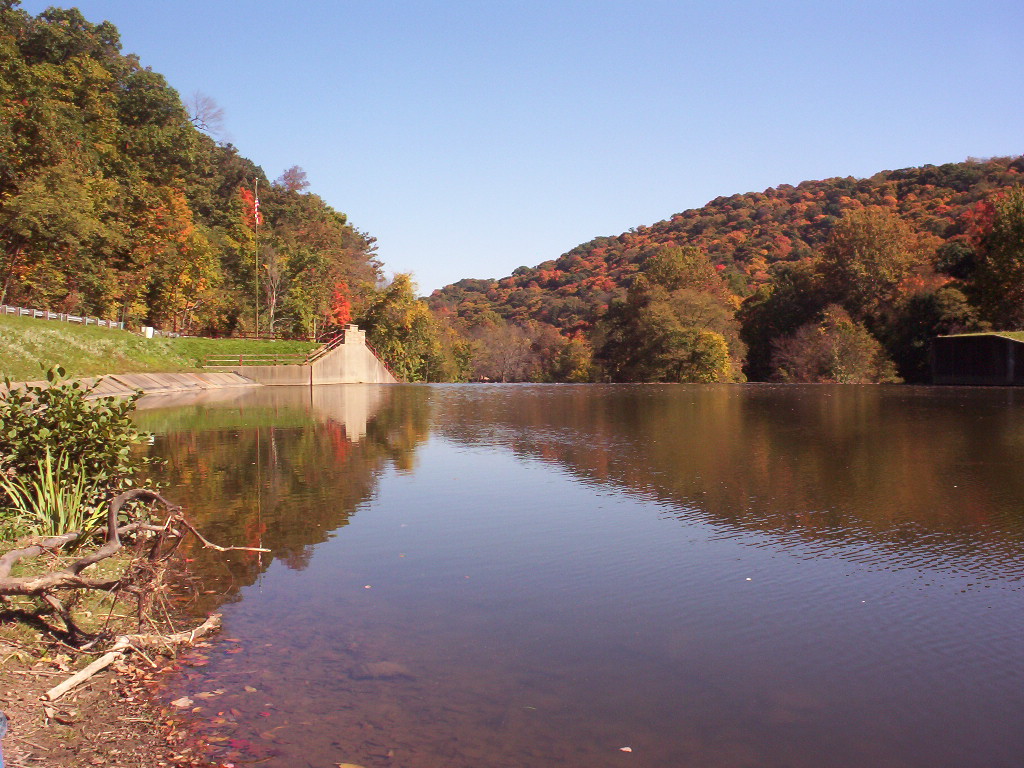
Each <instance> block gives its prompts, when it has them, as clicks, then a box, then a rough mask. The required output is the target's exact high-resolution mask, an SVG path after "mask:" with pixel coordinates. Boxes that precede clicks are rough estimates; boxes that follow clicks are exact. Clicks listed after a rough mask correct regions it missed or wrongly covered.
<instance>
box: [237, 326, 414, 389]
mask: <svg viewBox="0 0 1024 768" xmlns="http://www.w3.org/2000/svg"><path fill="white" fill-rule="evenodd" d="M221 370H225V371H231V372H233V373H236V374H238V375H239V376H244V377H245V378H247V379H251V380H253V381H256V382H258V383H260V384H263V385H265V386H295V385H303V384H307V385H316V384H397V383H398V379H397V378H395V376H394V374H392V373H391V371H389V370H388V368H387V366H386V365H385V364H384V363H383V361H381V359H380V358H379V357H377V355H376V354H374V351H373V350H372V349H370V347H368V346H367V344H366V331H362V330H360V329H359V328H358V327H357V326H355V325H350V326H348V327H347V328H346V329H345V335H344V338H343V339H342V340H341V341H340V343H336V344H332V345H328V346H327V347H324V348H323V351H322V352H320V353H319V354H318V355H314V356H313V357H312V358H311V360H310V362H306V363H300V364H294V365H239V366H224V367H222V368H221Z"/></svg>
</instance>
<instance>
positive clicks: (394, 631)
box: [139, 385, 1024, 768]
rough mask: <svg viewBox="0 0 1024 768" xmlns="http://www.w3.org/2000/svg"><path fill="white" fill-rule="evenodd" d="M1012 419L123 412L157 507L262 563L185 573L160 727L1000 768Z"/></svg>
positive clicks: (268, 756)
mask: <svg viewBox="0 0 1024 768" xmlns="http://www.w3.org/2000/svg"><path fill="white" fill-rule="evenodd" d="M1021 394H1024V393H1021ZM1021 394H1019V393H1016V392H1014V391H1012V390H983V389H955V388H947V389H930V388H911V387H855V386H845V387H844V386H837V387H828V386H807V387H802V386H789V387H772V386H753V385H751V386H697V385H694V386H687V385H675V386H660V385H658V386H655V385H646V386H515V385H509V386H429V387H427V386H420V387H416V386H395V387H375V386H362V385H346V386H341V387H330V388H328V387H324V388H317V389H315V390H312V391H311V390H309V389H295V390H292V389H267V390H259V391H248V392H231V393H221V394H219V395H217V396H216V399H214V400H207V401H203V402H190V401H188V400H184V399H178V400H176V401H174V402H168V401H166V400H161V399H159V398H147V399H145V400H144V401H142V406H143V410H142V411H141V412H140V414H139V421H140V422H141V423H142V425H143V426H144V427H146V428H148V429H150V430H153V431H155V432H156V433H157V438H156V441H155V444H154V446H153V450H154V452H155V453H157V454H160V455H162V456H165V457H167V458H168V459H169V466H168V468H167V470H166V475H167V478H166V479H168V480H169V481H170V483H171V490H169V491H168V495H169V496H172V497H174V499H175V500H178V501H182V502H184V503H185V504H187V506H188V509H189V510H190V511H191V513H192V515H193V516H194V517H195V519H196V520H197V521H198V522H199V523H200V527H201V528H202V529H203V530H204V532H206V533H208V535H209V537H210V538H212V539H214V540H216V541H218V542H219V543H224V544H229V543H230V544H253V545H255V544H260V543H262V544H263V545H264V546H267V547H270V548H271V549H272V550H273V552H272V554H270V555H266V556H262V557H258V556H256V555H251V554H243V555H235V556H234V557H232V558H231V559H230V561H228V562H224V560H223V557H222V556H219V555H218V556H217V557H213V556H211V555H210V554H209V553H205V552H198V553H195V557H196V561H195V563H193V567H194V569H195V572H196V574H197V576H198V577H199V578H200V579H201V580H202V582H203V588H204V590H212V591H211V592H209V593H207V594H204V595H203V596H202V599H201V601H200V603H199V604H198V606H197V608H199V609H203V610H206V609H210V608H214V607H217V606H218V605H220V609H221V610H223V611H224V613H225V632H224V635H223V637H225V638H227V639H228V640H229V642H220V643H218V644H216V645H215V646H214V647H213V648H212V649H208V650H207V651H204V652H203V658H197V659H196V660H195V664H196V666H194V667H191V668H190V669H189V670H188V671H187V672H186V673H185V674H183V675H181V676H180V677H179V678H178V679H176V680H175V681H174V682H173V684H172V685H171V688H170V690H169V691H168V696H175V697H176V696H180V695H184V694H188V695H190V696H192V697H193V698H194V699H195V702H196V705H197V706H200V707H202V709H201V710H200V711H199V712H198V713H197V714H198V715H199V716H200V717H204V718H206V719H207V723H208V727H209V728H210V733H211V735H212V736H213V737H214V738H215V739H220V740H221V741H220V742H218V743H222V744H223V745H224V752H223V755H222V756H223V757H224V758H225V759H233V760H236V761H238V764H239V765H241V764H245V763H244V761H245V760H263V761H264V762H261V763H260V764H261V765H266V766H281V767H282V768H283V767H284V766H289V767H291V766H298V767H304V766H317V767H319V766H324V767H325V768H326V767H327V766H333V765H335V764H336V763H341V762H350V763H357V764H359V765H362V766H366V768H372V767H373V766H404V767H407V768H426V767H427V766H430V767H432V768H433V767H435V766H445V767H448V766H451V767H453V768H455V767H461V766H465V767H466V768H469V767H470V766H472V767H473V768H489V767H491V766H494V767H497V766H502V767H504V766H509V767H510V768H511V767H513V766H515V767H521V766H598V767H602V766H644V767H653V766H658V767H660V766H666V767H669V766H700V767H701V768H710V767H713V766H729V767H737V766H739V767H745V766H759V767H763V766H779V767H780V768H781V767H782V766H808V767H810V766H816V767H818V766H865V765H870V766H893V767H896V766H929V767H930V768H931V767H935V766H957V767H968V766H986V767H989V768H990V767H994V766H1019V765H1020V764H1021V755H1024V730H1022V729H1021V727H1020V723H1021V720H1022V715H1024V634H1022V630H1024V580H1022V577H1024V550H1022V544H1024V473H1022V472H1021V471H1020V461H1021V458H1022V457H1024V415H1022V413H1024V412H1022V410H1021V408H1022V405H1024V403H1021V402H1018V400H1019V399H1020V397H1021ZM222 603H223V604H222ZM221 604H222V605H221ZM198 694H204V695H203V696H198V698H196V697H197V695H198ZM624 747H628V748H629V749H630V750H631V751H623V748H624Z"/></svg>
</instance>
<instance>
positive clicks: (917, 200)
mask: <svg viewBox="0 0 1024 768" xmlns="http://www.w3.org/2000/svg"><path fill="white" fill-rule="evenodd" d="M1022 180H1024V158H1021V157H1006V158H992V159H987V160H968V161H966V162H963V163H954V164H947V165H941V166H925V167H922V168H907V169H903V170H898V171H883V172H881V173H878V174H876V175H874V176H872V177H871V178H868V179H855V178H834V179H827V180H824V181H806V182H803V183H801V184H799V185H797V186H795V187H793V186H789V185H782V186H780V187H778V188H773V189H768V190H765V191H764V192H760V193H748V194H742V195H733V196H731V197H720V198H717V199H715V200H713V201H711V202H710V203H708V204H707V205H706V206H704V207H703V208H700V209H695V210H688V211H684V212H683V213H679V214H676V215H674V216H672V217H671V218H670V219H668V220H666V221H661V222H658V223H657V224H654V225H651V226H645V227H638V228H636V229H632V230H630V231H629V232H625V233H623V234H621V235H618V236H616V237H600V238H597V239H595V240H592V241H590V242H588V243H584V244H582V245H580V246H577V247H576V248H574V249H572V250H571V251H569V252H568V253H566V254H563V255H562V256H560V257H559V258H557V259H555V260H551V261H545V262H542V263H541V264H539V265H537V266H536V267H520V268H519V269H517V270H515V271H514V272H513V274H512V275H510V276H508V277H505V278H502V279H499V280H475V279H470V280H461V281H459V282H457V283H455V284H453V285H450V286H447V287H445V288H443V289H441V290H440V291H436V292H435V293H434V294H433V295H432V296H431V298H430V302H431V305H432V307H433V308H434V309H435V310H436V311H438V312H441V313H445V314H447V315H448V316H449V317H451V318H452V322H453V323H455V324H457V325H458V326H459V327H461V328H462V329H463V332H464V333H465V334H466V335H467V336H468V337H470V338H480V339H483V338H488V337H491V336H494V335H495V333H498V334H499V335H504V336H507V335H508V334H509V330H508V328H509V326H511V327H513V328H517V329H519V330H520V331H521V334H520V336H521V337H522V338H521V340H520V346H521V347H523V354H524V355H525V356H526V357H529V354H527V352H526V350H525V346H524V345H528V346H529V347H530V348H531V350H532V352H533V363H532V367H530V366H528V367H529V368H530V373H529V375H531V376H535V377H536V376H540V377H542V378H543V377H549V378H555V379H559V378H563V377H564V373H565V370H564V368H565V361H564V360H561V361H559V360H557V359H556V358H557V356H555V357H551V355H550V354H549V355H548V358H549V359H547V360H544V359H543V357H544V353H543V350H545V349H547V350H550V349H552V348H557V349H560V350H563V351H564V349H565V347H566V345H568V344H569V343H570V342H572V344H573V345H575V350H574V355H575V358H576V361H577V363H576V370H577V375H581V376H582V375H584V374H582V372H581V371H582V370H583V368H586V369H587V371H588V373H587V374H586V376H587V377H596V378H605V379H613V380H736V379H737V377H738V376H737V374H738V371H737V368H736V364H737V362H740V363H742V365H743V367H744V370H745V372H746V376H747V377H749V378H752V379H758V380H762V379H769V378H774V379H782V380H813V381H818V380H876V381H877V380H895V379H897V378H899V377H902V378H904V379H909V380H922V379H923V378H924V377H925V376H926V370H925V368H926V353H927V340H928V338H929V337H930V336H931V335H934V333H938V332H951V331H956V330H969V329H977V328H983V327H986V326H987V325H989V324H994V325H996V326H999V327H1003V328H1008V327H1014V328H1016V327H1020V325H1021V323H1022V321H1024V317H1022V316H1021V310H1020V308H1019V306H1018V304H1019V298H1018V297H1019V296H1020V295H1021V291H1022V287H1024V284H1022V282H1021V281H1022V280H1024V243H1022V242H1021V240H1022V233H1024V229H1022V228H1021V227H1022V224H1021V222H1022V220H1024V216H1022V214H1021V211H1020V207H1021V193H1020V188H1019V187H1018V186H1017V185H1019V184H1020V183H1021V182H1022ZM666 254H673V256H671V258H670V260H671V259H672V258H674V259H675V260H676V261H677V262H679V264H678V265H677V267H675V268H676V269H683V270H684V271H687V272H688V273H689V274H690V277H689V278H686V279H680V278H678V277H676V278H673V279H672V280H670V281H669V282H670V283H672V284H674V285H675V287H667V286H666V284H664V280H663V276H664V271H665V260H666V258H667V257H666ZM680 259H681V261H680ZM687 265H688V266H687ZM708 267H710V268H713V269H714V271H715V272H717V274H718V276H719V280H717V281H715V280H712V279H711V278H710V277H709V275H708V274H707V268H708ZM652 271H653V272H655V273H659V274H661V275H662V279H661V284H660V285H659V279H658V278H655V279H652ZM684 283H688V285H685V286H684ZM680 290H684V291H685V292H686V295H685V296H684V295H683V294H682V293H680ZM655 294H658V295H655ZM696 295H699V296H700V297H702V298H701V299H700V301H697V299H696ZM726 305H731V309H732V311H731V312H730V313H729V316H728V317H724V316H723V315H722V310H721V308H722V307H723V306H726ZM710 306H715V307H717V309H715V311H713V312H712V311H709V307H710ZM734 324H735V325H736V327H735V328H734V327H733V325H734ZM805 326H806V327H805ZM495 329H499V330H498V331H496V330H495ZM553 331H557V333H558V336H559V339H560V340H561V341H556V342H552V340H551V334H552V332H553ZM709 333H711V334H715V335H716V340H715V344H716V345H720V344H721V343H725V345H726V347H727V349H728V354H727V355H725V356H724V357H723V354H724V353H722V352H721V350H720V351H719V352H717V353H715V354H714V355H712V357H713V358H714V360H715V361H716V362H715V363H714V364H713V365H712V366H711V367H710V368H708V367H706V366H705V367H703V368H702V367H701V365H702V364H701V365H697V367H696V368H694V364H695V363H694V361H695V360H700V359H702V356H706V355H707V354H708V350H707V349H703V351H701V349H702V347H701V344H704V345H705V346H706V344H708V343H710V342H709V339H710V338H711V337H710V336H708V334H709ZM702 334H703V335H702ZM698 338H702V339H703V342H701V343H700V344H698V343H697V341H696V340H697V339H698ZM523 339H525V341H524V340H523ZM822 339H825V342H822V341H821V340H822ZM815 344H817V345H818V347H819V348H818V349H817V350H812V349H811V347H813V346H814V345H815ZM837 345H838V346H840V347H842V346H843V345H845V349H846V351H845V352H843V353H842V354H840V353H839V352H837ZM638 350H640V351H639V352H638ZM538 353H539V354H540V355H541V357H540V358H538V357H537V354H538ZM638 354H639V355H640V356H641V357H642V358H643V359H645V360H646V363H645V364H643V365H640V364H639V361H638V360H630V359H627V358H626V357H624V355H628V356H632V357H636V355H638ZM588 355H589V356H590V358H589V363H587V364H584V362H583V361H584V360H585V359H586V358H587V356H588ZM726 357H728V358H729V359H730V360H731V361H732V363H731V364H726V361H725V358H726ZM684 359H685V360H688V361H689V362H681V361H683V360H684ZM835 360H840V362H835ZM687 371H688V372H687ZM513 377H514V376H513Z"/></svg>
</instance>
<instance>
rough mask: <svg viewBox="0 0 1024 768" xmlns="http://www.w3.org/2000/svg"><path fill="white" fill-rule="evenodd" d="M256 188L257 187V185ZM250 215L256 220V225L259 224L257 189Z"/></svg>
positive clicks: (258, 194)
mask: <svg viewBox="0 0 1024 768" xmlns="http://www.w3.org/2000/svg"><path fill="white" fill-rule="evenodd" d="M257 189H259V188H258V187H257ZM252 217H253V219H254V220H255V221H256V226H257V227H258V226H259V225H260V193H259V192H258V191H257V192H256V196H255V198H254V200H253V204H252Z"/></svg>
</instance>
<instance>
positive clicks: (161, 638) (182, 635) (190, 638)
mask: <svg viewBox="0 0 1024 768" xmlns="http://www.w3.org/2000/svg"><path fill="white" fill-rule="evenodd" d="M219 627H220V614H219V613H215V614H213V615H212V616H210V618H208V619H207V620H206V621H204V622H203V623H202V624H200V625H199V626H198V627H196V628H195V629H190V630H186V631H185V632H175V633H173V634H170V635H162V634H159V633H156V632H151V633H146V634H139V635H119V636H118V638H117V640H116V641H115V642H114V645H113V646H112V647H111V648H110V650H109V651H107V652H106V653H104V654H103V655H102V656H100V657H99V658H98V659H96V661H94V662H93V663H92V664H90V665H89V666H87V667H85V668H84V669H81V670H79V671H78V672H76V673H75V674H73V675H72V676H71V677H69V678H68V679H67V680H65V681H64V682H63V683H61V684H60V685H55V686H54V687H53V688H51V689H50V690H48V691H47V692H46V693H44V694H43V695H42V696H41V698H42V699H44V700H46V701H56V700H57V699H59V698H60V697H61V696H63V695H64V694H65V693H67V692H68V691H70V690H72V689H74V688H77V687H78V686H79V685H81V684H82V683H84V682H85V681H86V680H88V679H89V678H91V677H92V676H93V675H95V674H96V673H98V672H101V671H103V670H104V669H106V668H107V667H109V666H110V665H111V664H113V663H114V662H115V661H117V660H118V659H119V658H121V657H122V656H124V655H125V653H127V652H128V651H131V650H138V649H140V648H144V647H152V646H156V647H168V646H176V645H188V644H191V643H193V642H195V641H196V640H197V639H198V638H200V637H202V636H203V635H206V634H209V633H210V632H213V631H214V630H216V629H218V628H219Z"/></svg>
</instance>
